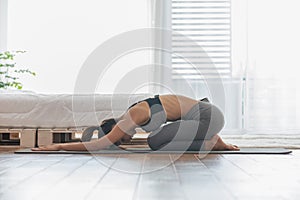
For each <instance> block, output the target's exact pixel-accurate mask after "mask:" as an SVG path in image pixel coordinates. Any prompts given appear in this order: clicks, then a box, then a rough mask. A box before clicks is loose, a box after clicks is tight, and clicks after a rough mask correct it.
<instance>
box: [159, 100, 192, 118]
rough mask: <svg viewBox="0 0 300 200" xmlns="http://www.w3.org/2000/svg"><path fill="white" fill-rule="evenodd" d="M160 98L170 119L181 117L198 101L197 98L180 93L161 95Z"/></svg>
mask: <svg viewBox="0 0 300 200" xmlns="http://www.w3.org/2000/svg"><path fill="white" fill-rule="evenodd" d="M159 99H160V101H161V103H162V106H163V107H164V109H165V112H166V115H167V119H168V120H170V121H174V120H177V119H180V118H181V117H182V116H184V115H186V113H187V112H188V111H189V110H190V109H191V108H192V107H193V106H194V105H195V104H197V102H198V101H197V100H195V99H192V98H189V97H185V96H180V95H160V96H159Z"/></svg>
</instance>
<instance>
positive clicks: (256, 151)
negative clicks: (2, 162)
mask: <svg viewBox="0 0 300 200" xmlns="http://www.w3.org/2000/svg"><path fill="white" fill-rule="evenodd" d="M291 152H292V151H291V150H288V149H284V148H241V149H240V151H186V152H182V151H152V150H151V149H149V148H127V149H126V150H101V151H93V152H88V151H32V150H31V149H19V150H17V151H15V153H16V154H129V153H152V154H182V153H185V154H289V153H291Z"/></svg>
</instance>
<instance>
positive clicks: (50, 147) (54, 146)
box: [31, 144, 61, 151]
mask: <svg viewBox="0 0 300 200" xmlns="http://www.w3.org/2000/svg"><path fill="white" fill-rule="evenodd" d="M31 150H32V151H59V150H61V146H60V144H52V145H47V146H42V147H37V148H31Z"/></svg>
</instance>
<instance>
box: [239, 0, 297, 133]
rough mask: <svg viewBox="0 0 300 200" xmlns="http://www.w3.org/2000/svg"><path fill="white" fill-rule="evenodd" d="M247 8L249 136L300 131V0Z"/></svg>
mask: <svg viewBox="0 0 300 200" xmlns="http://www.w3.org/2000/svg"><path fill="white" fill-rule="evenodd" d="M246 3H247V13H248V15H247V25H248V28H247V36H248V37H247V50H248V62H247V66H246V78H247V83H246V89H247V90H246V94H247V96H246V124H245V127H246V128H247V129H248V130H254V131H257V130H260V131H263V132H268V131H269V132H270V133H276V132H277V133H297V132H298V130H300V123H299V122H300V101H299V100H300V98H299V97H300V90H299V83H300V81H299V69H300V60H299V46H300V37H299V35H300V29H299V22H300V13H299V9H298V8H299V1H297V0H276V1H272V0H249V1H247V2H246Z"/></svg>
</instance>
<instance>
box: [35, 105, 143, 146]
mask: <svg viewBox="0 0 300 200" xmlns="http://www.w3.org/2000/svg"><path fill="white" fill-rule="evenodd" d="M145 111H146V112H145ZM147 112H148V111H147V110H146V109H144V108H140V107H133V108H131V109H130V110H128V112H127V113H126V114H125V115H124V116H123V117H122V119H121V120H120V121H119V122H118V123H117V124H116V126H114V128H113V129H112V130H111V132H110V133H108V134H107V135H105V136H103V137H101V138H99V139H98V140H93V141H90V142H76V143H63V144H53V145H49V146H45V147H39V148H32V150H34V151H59V150H66V151H97V150H101V149H105V148H106V147H108V146H110V145H112V144H114V143H115V142H117V141H119V140H120V139H121V138H122V137H123V136H124V135H125V134H126V132H130V131H131V130H133V129H135V128H136V127H137V126H138V125H140V124H141V123H144V122H145V120H146V116H148V113H147Z"/></svg>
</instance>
